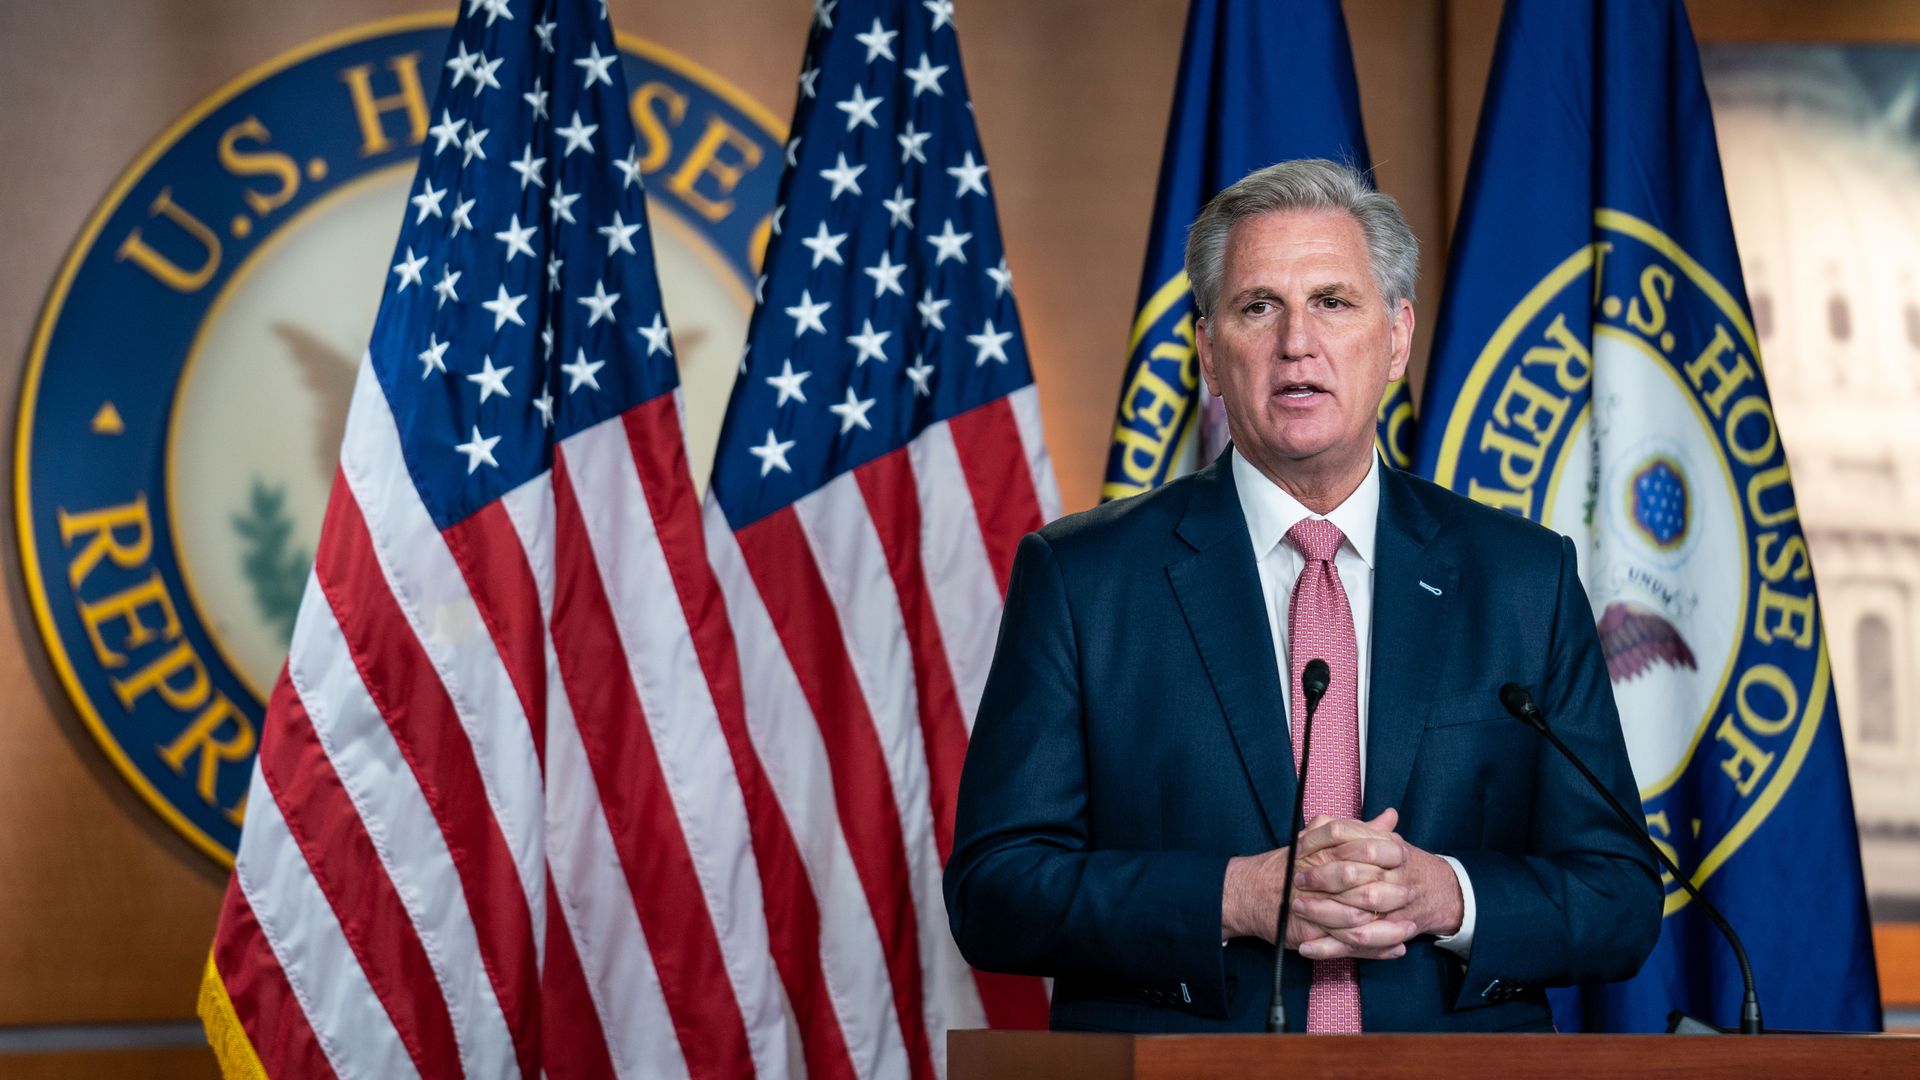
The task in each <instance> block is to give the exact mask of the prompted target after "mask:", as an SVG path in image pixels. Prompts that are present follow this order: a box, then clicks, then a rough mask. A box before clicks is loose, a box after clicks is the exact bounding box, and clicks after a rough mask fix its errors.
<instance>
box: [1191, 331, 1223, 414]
mask: <svg viewBox="0 0 1920 1080" xmlns="http://www.w3.org/2000/svg"><path fill="white" fill-rule="evenodd" d="M1210 325H1211V324H1209V323H1208V322H1207V319H1206V316H1204V315H1203V316H1201V317H1199V318H1197V319H1195V320H1194V321H1193V347H1194V348H1195V349H1196V350H1198V351H1199V353H1200V377H1201V378H1202V379H1204V380H1206V384H1207V393H1209V394H1212V395H1213V396H1214V397H1219V396H1220V390H1219V385H1220V384H1219V383H1218V382H1216V381H1215V380H1214V377H1213V340H1212V338H1211V337H1209V336H1208V334H1207V330H1208V329H1209V327H1210Z"/></svg>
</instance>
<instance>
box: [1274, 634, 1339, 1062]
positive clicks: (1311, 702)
mask: <svg viewBox="0 0 1920 1080" xmlns="http://www.w3.org/2000/svg"><path fill="white" fill-rule="evenodd" d="M1330 680H1331V674H1330V672H1329V671H1328V668H1327V662H1326V661H1325V660H1321V659H1319V658H1318V657H1316V658H1314V659H1312V660H1309V661H1307V665H1306V667H1304V668H1302V669H1301V671H1300V692H1301V696H1303V697H1304V698H1306V702H1307V717H1306V721H1305V722H1304V723H1302V724H1301V725H1300V782H1299V783H1298V784H1296V785H1294V792H1293V816H1292V817H1290V818H1288V819H1287V820H1288V822H1289V824H1290V825H1291V827H1292V829H1293V841H1292V842H1291V843H1289V844H1288V845H1287V878H1286V881H1285V882H1283V883H1282V884H1281V886H1280V917H1279V923H1278V925H1277V926H1276V927H1275V929H1274V933H1273V1000H1272V1001H1271V1002H1270V1003H1269V1004H1268V1005H1267V1031H1268V1033H1270V1034H1280V1033H1283V1032H1285V1031H1286V1030H1287V1000H1286V994H1285V992H1284V989H1283V987H1282V985H1281V984H1282V981H1283V974H1284V972H1285V969H1286V966H1287V916H1288V915H1289V914H1290V913H1291V910H1292V908H1293V864H1294V861H1295V860H1296V859H1298V858H1299V856H1300V834H1301V833H1302V832H1304V831H1306V827H1307V823H1306V820H1305V819H1306V807H1307V757H1308V755H1309V754H1311V753H1312V752H1313V714H1314V711H1315V710H1317V709H1319V707H1320V699H1321V698H1322V697H1324V696H1326V693H1327V683H1328V682H1329V681H1330Z"/></svg>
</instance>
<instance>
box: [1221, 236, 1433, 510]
mask: <svg viewBox="0 0 1920 1080" xmlns="http://www.w3.org/2000/svg"><path fill="white" fill-rule="evenodd" d="M1224 271H1225V272H1224V273H1223V274H1222V276H1221V281H1220V294H1219V299H1218V300H1217V301H1216V302H1215V304H1214V311H1213V316H1212V317H1211V318H1210V319H1208V320H1206V326H1205V328H1204V329H1205V332H1204V333H1202V334H1201V335H1200V336H1199V338H1198V341H1197V343H1196V344H1197V345H1198V347H1199V350H1200V368H1201V372H1202V374H1203V375H1204V376H1205V377H1206V380H1207V389H1208V390H1210V391H1212V392H1213V394H1214V396H1215V397H1218V398H1220V399H1221V401H1222V403H1223V404H1224V405H1225V406H1226V412H1227V427H1228V430H1229V431H1230V432H1231V433H1232V435H1233V442H1234V445H1235V446H1236V447H1238V448H1239V450H1240V452H1241V453H1242V454H1243V455H1245V456H1246V458H1247V460H1248V461H1250V462H1251V463H1253V464H1254V465H1255V466H1258V467H1259V468H1260V469H1261V471H1262V472H1265V473H1267V474H1268V475H1270V476H1274V477H1277V478H1284V477H1286V476H1288V475H1289V474H1293V475H1300V474H1301V473H1302V470H1305V471H1306V472H1308V473H1313V474H1319V475H1338V474H1343V473H1345V472H1346V471H1349V470H1353V469H1358V470H1361V471H1364V469H1365V462H1366V455H1368V454H1371V453H1372V452H1373V433H1374V414H1375V411H1376V409H1377V408H1378V406H1379V403H1380V396H1381V394H1383V393H1384V392H1385V391H1386V387H1387V383H1389V382H1391V381H1392V380H1394V379H1397V378H1399V377H1400V376H1401V375H1403V374H1405V373H1406V369H1407V353H1408V350H1409V348H1410V347H1411V345H1412V342H1413V305H1412V304H1410V303H1407V302H1406V301H1404V300H1403V301H1401V302H1400V303H1399V305H1398V310H1395V311H1388V310H1387V307H1386V300H1385V298H1384V297H1382V296H1381V295H1380V290H1379V288H1378V287H1377V286H1376V285H1375V284H1374V281H1373V274H1372V273H1371V272H1370V271H1369V268H1368V265H1367V243H1366V237H1365V234H1363V233H1362V232H1361V231H1360V223H1359V222H1358V221H1356V220H1355V219H1354V217H1353V215H1351V214H1348V213H1346V212H1345V211H1339V210H1286V211H1278V212H1275V213H1270V214H1261V215H1259V216H1257V217H1252V218H1247V219H1246V220H1244V221H1241V222H1240V223H1239V224H1237V225H1235V226H1234V227H1233V231H1232V232H1231V233H1230V234H1228V237H1227V251H1226V265H1225V268H1224Z"/></svg>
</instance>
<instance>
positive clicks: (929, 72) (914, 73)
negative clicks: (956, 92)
mask: <svg viewBox="0 0 1920 1080" xmlns="http://www.w3.org/2000/svg"><path fill="white" fill-rule="evenodd" d="M946 73H947V65H945V64H941V65H939V66H938V67H935V66H934V65H933V64H932V63H931V62H930V61H929V60H928V59H927V54H926V53H921V54H920V63H919V65H918V66H917V67H910V68H908V69H907V70H906V72H905V74H906V76H907V78H909V79H912V80H913V96H914V97H919V96H920V95H921V94H923V93H925V92H926V91H928V90H931V91H933V92H934V93H936V94H939V95H940V96H941V97H946V96H947V92H946V91H945V90H942V89H940V76H942V75H945V74H946Z"/></svg>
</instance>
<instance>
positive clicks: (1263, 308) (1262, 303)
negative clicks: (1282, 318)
mask: <svg viewBox="0 0 1920 1080" xmlns="http://www.w3.org/2000/svg"><path fill="white" fill-rule="evenodd" d="M1243 310H1244V311H1245V312H1246V313H1247V314H1248V315H1265V314H1266V313H1267V312H1269V311H1272V310H1273V301H1271V300H1255V301H1253V302H1252V303H1250V304H1248V305H1247V306H1246V307H1245V308H1244V309H1243Z"/></svg>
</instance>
